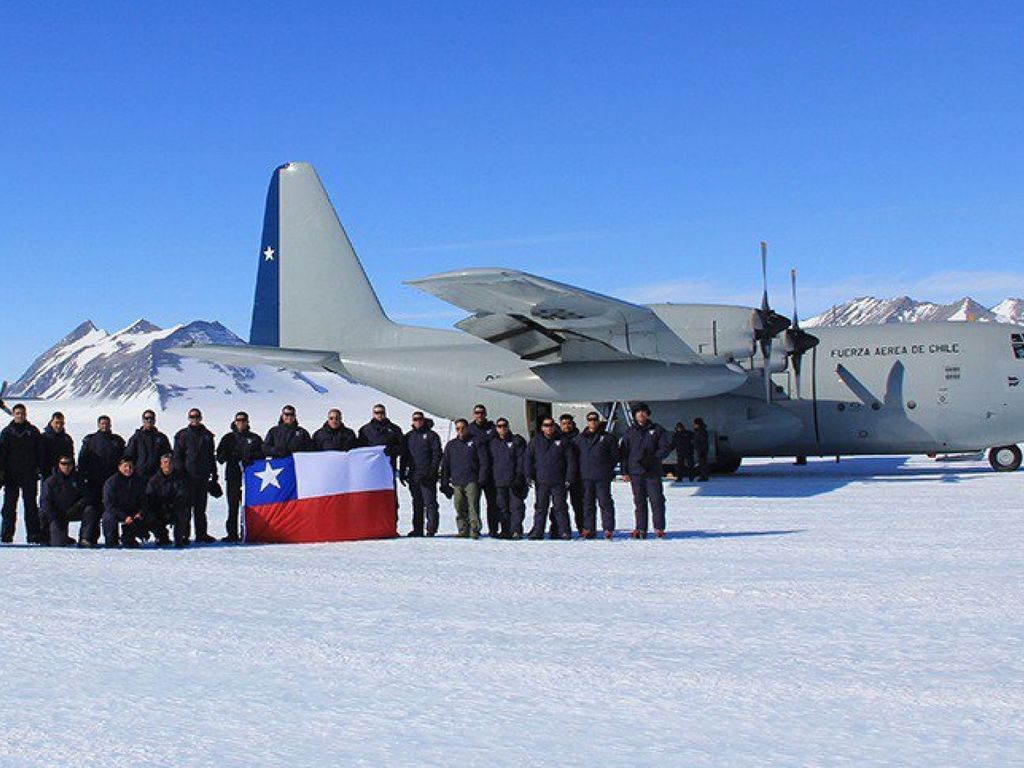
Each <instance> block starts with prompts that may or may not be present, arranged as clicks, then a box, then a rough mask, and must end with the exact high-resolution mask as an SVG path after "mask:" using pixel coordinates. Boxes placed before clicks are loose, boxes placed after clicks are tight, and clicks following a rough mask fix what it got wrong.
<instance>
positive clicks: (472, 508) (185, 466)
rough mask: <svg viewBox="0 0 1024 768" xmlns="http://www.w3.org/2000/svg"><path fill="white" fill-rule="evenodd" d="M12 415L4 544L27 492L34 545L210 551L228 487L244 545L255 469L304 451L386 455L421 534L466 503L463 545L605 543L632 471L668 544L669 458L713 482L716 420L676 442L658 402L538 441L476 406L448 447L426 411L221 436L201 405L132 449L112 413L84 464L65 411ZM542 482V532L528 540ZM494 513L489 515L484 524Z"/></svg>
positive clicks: (229, 534)
mask: <svg viewBox="0 0 1024 768" xmlns="http://www.w3.org/2000/svg"><path fill="white" fill-rule="evenodd" d="M10 413H11V415H12V421H11V423H10V424H9V425H8V426H7V427H6V428H4V429H3V431H2V432H0V474H2V481H3V486H4V500H3V512H2V518H3V523H2V531H0V538H2V541H3V542H4V543H9V542H12V541H13V540H14V534H15V527H16V519H17V518H16V511H17V505H18V501H19V498H20V500H21V502H22V506H23V509H24V521H25V530H26V539H27V541H28V542H29V543H37V544H44V545H49V546H68V545H75V544H77V545H78V546H80V547H95V546H98V544H99V540H100V534H101V533H102V535H103V541H104V544H105V545H106V546H107V547H128V548H131V547H138V546H140V544H141V543H142V542H144V541H146V540H148V539H150V538H152V539H154V540H155V542H156V544H157V545H158V546H170V545H172V544H173V545H174V546H175V547H185V546H188V545H189V544H190V543H191V541H193V539H192V525H193V524H194V527H195V538H194V541H195V542H197V543H210V542H214V541H216V539H215V538H214V537H213V536H211V535H210V533H209V530H208V524H207V515H206V509H207V504H208V500H209V498H210V496H213V497H215V498H219V497H220V496H222V495H224V494H225V491H226V496H227V499H226V500H227V506H228V515H227V522H226V531H225V536H224V537H223V538H222V539H221V541H225V542H237V541H239V540H240V538H239V509H240V507H241V504H242V487H243V477H244V471H245V468H246V467H247V466H249V465H250V464H252V463H253V462H254V461H256V460H258V459H264V458H270V459H273V458H282V457H285V456H290V455H291V454H293V453H298V452H304V451H348V450H351V449H353V448H358V447H365V446H381V447H383V448H384V450H385V453H386V454H387V455H388V456H389V457H390V458H391V462H392V467H393V468H394V470H395V476H396V479H397V481H398V482H400V483H401V484H402V485H404V486H407V487H408V489H409V492H410V495H411V497H412V506H413V510H412V529H411V530H410V531H409V532H408V535H409V536H434V535H435V534H436V533H437V530H438V525H439V520H438V494H439V493H441V494H444V495H445V496H447V497H448V498H450V499H452V501H453V503H454V506H455V511H456V524H457V528H458V535H459V536H460V537H464V538H472V539H476V538H479V537H480V535H481V533H482V531H483V522H484V520H485V521H486V526H487V533H488V534H489V535H490V536H491V537H495V538H507V539H521V538H523V537H524V536H525V537H526V538H529V539H541V538H544V536H545V534H547V535H549V536H550V537H551V538H559V539H571V538H572V527H573V524H574V525H575V528H576V531H577V533H578V535H579V536H580V538H583V539H592V538H595V537H596V536H597V533H598V531H599V530H600V531H602V532H603V535H604V538H606V539H611V538H612V537H613V535H614V531H615V502H614V500H613V498H612V494H611V483H612V480H613V479H614V478H615V476H616V472H617V471H621V473H622V474H623V475H625V476H626V477H627V478H628V480H629V482H630V484H631V487H632V492H633V500H634V513H635V526H634V529H633V531H632V534H631V536H632V538H636V539H643V538H647V536H648V527H649V522H650V523H651V524H653V528H654V532H655V535H656V536H658V537H662V536H664V533H665V494H664V490H663V488H662V474H663V470H662V467H663V464H664V461H665V460H666V458H667V457H668V456H669V455H670V454H671V453H672V452H673V451H675V452H676V458H677V471H676V476H677V479H680V480H681V479H683V478H684V477H686V478H688V479H690V480H693V479H695V478H696V479H699V480H706V479H707V456H708V436H707V430H706V426H705V425H704V422H703V420H702V419H699V418H698V419H695V420H694V429H693V430H692V431H690V430H688V429H687V428H686V427H685V426H684V425H683V424H677V425H676V430H675V432H674V433H673V434H671V435H670V434H669V433H668V432H667V431H666V430H665V429H664V428H663V427H661V426H660V425H658V424H656V423H654V422H653V421H651V419H650V408H648V406H647V405H646V404H643V403H638V404H637V405H635V406H634V407H633V409H632V416H633V420H632V423H631V424H630V425H629V427H628V428H627V429H626V431H625V434H624V435H623V437H622V438H621V439H617V438H616V437H615V436H614V435H612V434H611V433H609V432H607V431H606V429H605V423H604V421H603V420H602V418H601V416H600V414H598V413H597V412H596V411H591V412H590V413H588V414H587V416H586V425H585V426H584V428H583V429H582V430H580V429H578V428H577V426H576V424H575V420H574V418H573V416H572V415H570V414H563V415H562V416H560V417H559V419H558V421H557V422H556V421H555V420H554V419H553V418H551V417H546V418H544V419H543V420H542V421H541V423H540V425H539V426H540V429H539V432H538V434H537V435H536V436H534V437H533V438H532V439H530V440H527V439H526V438H525V437H523V436H521V435H517V434H515V433H513V432H512V430H511V427H510V424H509V421H508V419H506V418H504V417H501V418H498V419H497V420H495V421H491V420H489V419H488V416H487V409H486V407H485V406H483V405H477V406H475V407H474V409H473V418H472V419H457V420H456V421H455V432H456V435H455V437H454V438H453V439H451V440H449V441H448V442H447V444H446V445H443V446H442V441H441V438H440V436H439V435H438V434H437V432H436V431H435V430H434V423H433V421H431V420H430V419H429V418H427V417H426V415H425V414H424V413H423V412H422V411H415V412H414V413H413V415H412V424H411V428H410V429H409V430H408V431H406V432H403V430H402V429H401V428H400V427H398V426H397V425H396V424H394V423H393V422H392V421H390V420H389V419H388V417H387V410H386V408H385V407H384V406H383V405H381V404H377V405H375V406H374V407H373V410H372V417H371V419H370V421H369V422H367V423H366V424H364V425H363V426H362V427H360V429H359V430H358V431H355V430H353V429H351V428H349V427H348V426H346V425H345V423H344V421H343V420H342V414H341V411H340V410H338V409H336V408H333V409H331V410H330V411H329V412H328V414H327V420H326V421H325V423H324V424H323V426H322V427H320V428H319V429H317V430H316V431H315V432H313V433H312V434H310V433H309V432H308V431H307V430H306V429H305V428H304V427H302V426H300V424H299V422H298V416H297V413H296V410H295V408H294V407H293V406H290V405H287V406H285V407H284V408H283V409H282V410H281V415H280V418H279V420H278V423H277V425H275V426H274V427H273V428H272V429H270V431H269V432H267V434H266V436H265V437H260V435H259V434H258V433H256V432H254V431H253V430H252V428H251V426H250V423H249V416H248V414H246V413H245V412H239V413H237V414H236V415H235V417H234V420H233V421H232V424H231V428H230V430H229V431H228V432H227V433H225V434H224V435H223V436H222V437H221V438H220V440H219V441H217V440H216V439H215V436H214V434H213V432H211V431H210V430H209V429H208V428H207V427H206V426H205V425H204V424H203V414H202V412H201V411H200V410H199V409H198V408H192V409H190V410H189V412H188V425H187V426H185V427H184V428H182V429H180V430H178V431H177V432H176V433H175V435H174V438H173V440H172V439H171V438H169V437H168V436H167V435H165V434H164V433H163V432H161V431H160V430H159V429H158V428H157V423H156V413H155V412H154V411H152V410H146V411H144V412H143V414H142V424H141V426H140V427H139V428H138V429H136V430H135V433H134V434H133V435H132V436H131V438H130V439H129V440H128V441H127V442H126V441H125V440H124V439H123V438H122V437H120V436H119V435H117V434H115V433H114V431H113V429H112V424H111V420H110V418H109V417H108V416H100V417H99V419H98V420H97V429H96V431H95V432H93V433H92V434H90V435H87V436H86V437H85V439H84V440H83V441H82V445H81V448H80V450H79V451H78V455H77V462H76V459H75V450H74V441H73V440H72V438H71V436H70V435H69V434H68V433H67V431H66V429H65V418H64V415H63V414H61V413H59V412H58V413H54V414H53V416H52V417H51V418H50V421H49V423H48V424H47V425H46V427H45V428H44V429H43V430H42V431H41V432H40V431H39V430H38V429H37V428H36V427H35V426H33V425H32V424H31V423H30V422H29V420H28V411H27V409H26V407H25V406H24V405H16V406H14V408H13V409H11V410H10ZM218 465H223V468H224V481H225V486H226V488H224V487H222V486H221V484H220V477H219V469H218ZM619 468H621V470H619ZM40 479H41V480H42V484H41V488H40ZM531 486H532V487H533V489H534V506H533V519H532V526H531V527H530V529H529V530H528V531H525V532H524V521H525V519H526V499H527V496H528V493H529V489H530V487H531ZM37 493H38V499H37ZM481 506H485V507H486V510H485V516H482V515H481ZM570 506H571V508H572V513H573V515H572V518H573V519H572V520H571V521H570V516H569V509H570ZM598 509H600V521H599V520H598V514H597V513H598ZM71 522H80V523H81V525H80V529H79V534H78V537H77V539H74V538H72V537H70V536H69V524H70V523H71ZM598 525H600V529H598Z"/></svg>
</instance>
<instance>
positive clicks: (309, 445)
mask: <svg viewBox="0 0 1024 768" xmlns="http://www.w3.org/2000/svg"><path fill="white" fill-rule="evenodd" d="M314 448H315V446H314V445H313V438H311V437H310V436H309V432H307V431H306V428H305V427H300V426H299V425H298V424H294V425H288V424H284V423H281V424H278V425H277V426H276V427H271V428H270V431H269V432H267V436H266V438H265V439H264V440H263V452H264V453H266V454H267V456H268V457H270V458H272V459H283V458H284V457H285V456H291V455H292V454H293V453H301V452H302V451H312V450H313V449H314Z"/></svg>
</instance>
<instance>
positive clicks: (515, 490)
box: [487, 416, 527, 539]
mask: <svg viewBox="0 0 1024 768" xmlns="http://www.w3.org/2000/svg"><path fill="white" fill-rule="evenodd" d="M494 429H495V434H494V437H493V438H492V439H491V440H490V441H489V442H488V443H487V450H488V452H489V453H490V460H491V479H492V480H493V481H494V494H495V497H496V498H497V502H498V515H499V517H500V522H501V536H502V538H504V539H521V538H523V518H524V517H526V493H525V491H526V487H527V486H526V474H525V472H524V470H523V456H524V455H525V454H526V440H524V439H523V438H522V437H521V436H519V435H514V434H512V430H511V429H509V426H508V419H506V418H505V417H504V416H501V417H499V418H498V420H497V421H496V422H494Z"/></svg>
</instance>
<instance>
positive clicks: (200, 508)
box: [174, 408, 217, 544]
mask: <svg viewBox="0 0 1024 768" xmlns="http://www.w3.org/2000/svg"><path fill="white" fill-rule="evenodd" d="M214 456H215V453H214V449H213V432H211V431H210V430H208V429H207V428H206V427H205V426H204V425H203V413H202V411H200V410H199V409H198V408H192V409H191V410H190V411H189V412H188V426H187V427H185V428H184V429H181V430H178V434H176V435H175V436H174V464H175V466H176V467H177V469H178V470H179V471H180V472H183V473H184V474H185V480H186V483H187V485H188V507H189V512H190V515H191V516H193V517H194V518H195V524H196V543H197V544H210V543H212V542H214V541H216V539H215V538H213V536H211V535H210V534H209V533H208V532H207V530H206V504H207V501H209V492H210V485H211V483H216V482H217V461H216V459H215V458H214ZM185 538H188V531H187V529H186V536H185Z"/></svg>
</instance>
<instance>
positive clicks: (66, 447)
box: [40, 411, 75, 480]
mask: <svg viewBox="0 0 1024 768" xmlns="http://www.w3.org/2000/svg"><path fill="white" fill-rule="evenodd" d="M42 439H43V463H42V466H41V467H40V474H41V475H42V478H43V480H45V479H46V478H48V477H49V476H50V475H52V474H53V470H55V469H56V468H57V463H58V462H59V461H60V457H61V456H74V455H75V441H74V440H73V439H72V437H71V435H69V434H68V433H67V429H66V428H65V420H64V414H63V413H61V412H60V411H55V412H54V414H53V415H52V416H51V417H50V423H49V424H47V425H46V427H44V428H43V433H42Z"/></svg>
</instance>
